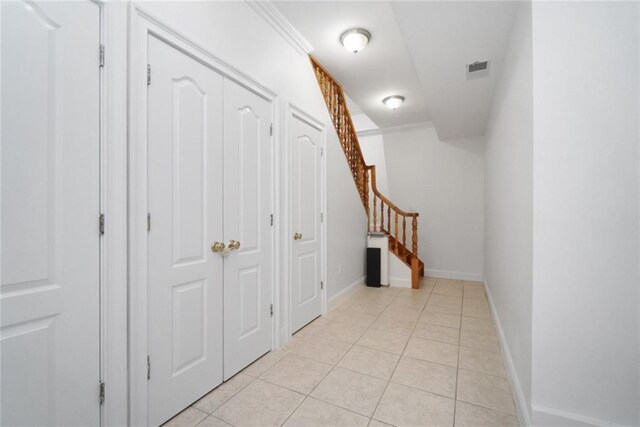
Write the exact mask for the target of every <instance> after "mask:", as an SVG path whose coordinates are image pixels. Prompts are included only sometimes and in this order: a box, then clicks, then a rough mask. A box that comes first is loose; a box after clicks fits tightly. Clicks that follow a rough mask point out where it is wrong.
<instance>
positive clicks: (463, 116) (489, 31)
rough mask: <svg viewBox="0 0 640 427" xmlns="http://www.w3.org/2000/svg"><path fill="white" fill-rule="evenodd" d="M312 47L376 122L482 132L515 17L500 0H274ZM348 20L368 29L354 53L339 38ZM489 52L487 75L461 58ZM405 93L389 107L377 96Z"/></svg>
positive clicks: (455, 133)
mask: <svg viewBox="0 0 640 427" xmlns="http://www.w3.org/2000/svg"><path fill="white" fill-rule="evenodd" d="M274 5H275V6H276V7H277V8H278V9H279V10H280V11H281V12H282V14H283V15H284V16H285V17H286V18H287V19H288V20H289V21H290V22H291V23H292V24H293V26H294V27H296V29H297V30H298V31H299V32H300V33H301V34H302V35H304V37H305V38H306V39H307V40H308V41H309V42H310V43H311V45H312V46H313V47H314V51H313V53H312V54H313V55H314V56H315V57H316V58H317V59H318V60H319V61H320V63H322V64H323V66H324V67H325V68H327V69H328V70H329V72H331V73H332V74H333V76H334V77H335V78H336V79H337V80H338V81H339V82H340V84H341V85H342V86H343V88H344V90H345V92H346V93H347V94H348V95H349V96H350V97H351V98H352V99H353V101H354V102H355V103H356V104H357V105H358V106H359V107H360V109H361V110H362V112H363V113H364V114H366V115H367V116H369V117H370V118H371V120H373V122H374V123H375V124H376V125H378V126H379V127H381V128H387V127H393V126H401V125H406V124H410V123H419V122H425V121H429V120H431V121H433V124H434V126H435V128H436V130H437V131H438V135H439V137H440V139H442V140H447V139H452V138H460V137H466V136H474V135H482V134H483V133H484V128H485V124H486V120H487V117H488V115H489V112H490V108H491V103H492V99H493V92H494V89H495V85H496V77H497V76H498V75H499V72H500V69H501V66H502V56H503V52H504V50H505V47H506V43H507V40H508V37H509V32H510V29H511V27H512V24H513V20H514V18H515V10H516V8H517V2H507V1H496V2H487V1H468V2H457V1H408V2H403V1H394V2H387V1H384V2H360V1H346V2H333V1H275V2H274ZM352 27H362V28H366V29H367V30H369V31H370V32H371V33H372V39H371V43H370V44H369V46H368V47H367V48H366V49H365V50H363V51H362V52H360V53H358V54H357V55H354V54H352V53H350V52H347V51H346V50H345V49H344V48H343V47H342V45H341V44H340V34H341V33H342V32H343V31H344V30H346V29H348V28H352ZM487 59H488V60H490V61H491V64H490V72H489V75H488V77H486V78H481V79H472V80H467V77H466V72H465V65H466V64H468V63H471V62H474V61H477V60H487ZM391 94H400V95H403V96H405V98H406V101H405V103H404V105H403V106H402V107H401V108H399V109H398V110H396V111H392V110H389V109H387V108H386V107H385V106H384V105H383V104H382V103H381V100H382V98H384V97H385V96H388V95H391Z"/></svg>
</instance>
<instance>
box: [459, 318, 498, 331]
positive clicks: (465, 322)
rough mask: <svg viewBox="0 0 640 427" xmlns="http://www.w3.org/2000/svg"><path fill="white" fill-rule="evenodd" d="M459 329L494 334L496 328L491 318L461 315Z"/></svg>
mask: <svg viewBox="0 0 640 427" xmlns="http://www.w3.org/2000/svg"><path fill="white" fill-rule="evenodd" d="M461 329H462V330H463V331H467V332H474V333H478V334H485V335H495V334H496V330H495V327H494V326H493V322H492V321H491V319H478V318H477V317H465V316H462V326H461Z"/></svg>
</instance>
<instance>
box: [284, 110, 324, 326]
mask: <svg viewBox="0 0 640 427" xmlns="http://www.w3.org/2000/svg"><path fill="white" fill-rule="evenodd" d="M290 126H291V130H290V131H291V134H290V138H291V139H290V143H291V190H292V194H291V226H292V230H291V233H292V235H291V239H292V246H291V255H292V260H291V311H292V313H291V322H292V325H291V326H292V328H291V329H292V331H293V332H295V331H297V330H298V329H300V328H302V327H303V326H304V325H306V324H307V323H309V322H310V321H312V320H313V319H315V318H316V317H318V316H320V315H321V314H322V292H321V286H320V280H321V277H322V276H321V269H322V236H321V233H322V224H321V217H320V213H321V209H322V158H321V154H322V153H321V150H322V146H321V144H322V132H321V131H320V130H319V129H317V128H315V127H314V126H312V125H311V124H309V123H308V122H306V121H305V120H302V119H301V118H300V117H298V116H297V115H296V114H292V116H291V124H290Z"/></svg>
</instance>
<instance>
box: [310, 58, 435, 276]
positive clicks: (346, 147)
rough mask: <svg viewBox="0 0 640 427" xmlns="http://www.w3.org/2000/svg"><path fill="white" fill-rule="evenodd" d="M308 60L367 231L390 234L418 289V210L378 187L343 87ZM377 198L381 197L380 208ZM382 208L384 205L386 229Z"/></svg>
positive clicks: (393, 247)
mask: <svg viewBox="0 0 640 427" xmlns="http://www.w3.org/2000/svg"><path fill="white" fill-rule="evenodd" d="M309 59H310V60H311V65H312V67H313V71H314V73H315V75H316V79H317V80H318V84H319V85H320V90H321V92H322V96H323V97H324V101H325V103H326V104H327V109H328V110H329V116H330V117H331V121H332V122H333V126H334V127H335V129H336V133H337V134H338V139H339V140H340V145H341V146H342V150H343V151H344V154H345V156H346V158H347V163H348V164H349V168H350V169H351V174H352V175H353V179H354V182H355V184H356V188H357V189H358V193H359V194H360V198H361V199H362V204H363V206H364V209H365V211H366V213H367V230H369V231H380V232H382V233H384V234H386V235H387V236H389V242H390V244H389V245H390V248H391V249H392V250H393V251H394V253H395V254H396V255H397V256H399V257H401V258H402V259H403V260H404V261H405V262H407V263H408V264H409V265H410V266H411V269H412V286H413V287H416V288H417V285H418V282H417V281H418V277H419V275H421V274H422V272H423V270H424V264H423V263H422V262H421V261H420V260H419V259H418V213H417V212H406V211H403V210H402V209H400V208H398V206H396V205H395V203H393V202H391V200H389V198H388V197H386V196H385V195H383V194H382V193H381V192H380V191H379V190H378V186H377V180H376V167H375V165H367V164H366V163H365V161H364V156H363V155H362V149H361V148H360V142H359V141H358V135H357V133H356V128H355V126H354V125H353V120H352V119H351V114H349V109H348V107H347V102H346V96H345V94H344V91H343V90H342V86H341V85H340V84H339V83H338V82H337V81H336V79H335V78H333V76H332V75H331V73H329V72H328V71H327V70H326V69H325V68H324V67H323V66H322V65H320V63H318V61H316V60H315V59H314V58H313V57H312V56H309ZM369 184H370V185H369ZM370 193H372V196H373V200H371V201H370V200H369V196H370ZM378 200H380V208H379V211H378V203H377V202H378ZM385 207H386V208H387V215H386V217H387V224H386V228H385V212H384V208H385ZM391 211H393V213H394V214H395V222H394V224H395V235H392V225H391ZM378 213H379V214H380V217H379V218H380V221H378ZM399 216H400V217H402V241H400V240H399V239H398V238H399V236H398V217H399ZM407 218H411V249H409V247H408V246H407V230H406V228H407ZM372 219H373V222H372ZM418 273H420V274H418Z"/></svg>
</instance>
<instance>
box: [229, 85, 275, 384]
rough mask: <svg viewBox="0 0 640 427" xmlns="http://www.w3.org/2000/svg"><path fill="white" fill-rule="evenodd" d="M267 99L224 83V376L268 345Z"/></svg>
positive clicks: (269, 202)
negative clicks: (231, 245)
mask: <svg viewBox="0 0 640 427" xmlns="http://www.w3.org/2000/svg"><path fill="white" fill-rule="evenodd" d="M270 127H271V103H270V102H269V101H267V100H265V99H264V98H262V97H260V96H258V95H256V94H255V93H254V92H251V91H249V90H248V89H246V88H244V87H242V86H240V85H238V84H237V83H235V82H233V81H231V80H229V79H226V80H225V83H224V238H225V242H226V243H227V247H229V243H230V242H231V241H232V240H234V241H236V242H238V243H239V245H240V246H239V248H238V249H232V250H231V251H230V252H229V254H228V256H227V257H226V258H225V265H224V377H225V379H228V378H230V377H231V376H233V375H234V374H235V373H236V372H238V371H239V370H240V369H242V368H244V367H245V366H247V365H248V364H250V363H251V362H253V361H254V360H256V359H257V358H258V357H260V356H262V355H263V354H264V353H266V352H267V351H269V350H270V349H271V315H272V314H271V303H272V298H271V282H272V273H273V270H272V268H273V253H272V244H271V243H272V228H271V213H272V212H273V211H272V195H271V188H272V182H271V179H272V178H271V175H272V174H271V163H272V161H271V158H272V141H271V136H270Z"/></svg>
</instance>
